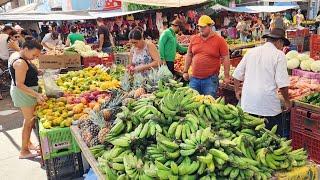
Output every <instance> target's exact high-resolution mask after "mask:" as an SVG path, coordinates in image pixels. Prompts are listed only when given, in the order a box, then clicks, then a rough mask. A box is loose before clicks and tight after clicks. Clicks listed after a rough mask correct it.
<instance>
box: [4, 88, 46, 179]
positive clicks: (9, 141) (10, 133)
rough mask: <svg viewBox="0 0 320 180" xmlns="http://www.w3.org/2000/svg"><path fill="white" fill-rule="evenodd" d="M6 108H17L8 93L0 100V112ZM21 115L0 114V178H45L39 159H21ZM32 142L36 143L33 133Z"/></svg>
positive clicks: (17, 113) (5, 110)
mask: <svg viewBox="0 0 320 180" xmlns="http://www.w3.org/2000/svg"><path fill="white" fill-rule="evenodd" d="M7 110H17V109H16V108H14V107H13V105H12V102H11V98H10V95H9V94H5V99H4V100H1V101H0V114H3V113H6V112H7ZM22 123H23V117H22V114H21V113H20V112H19V111H18V112H16V113H13V114H10V115H0V126H2V130H1V131H0V179H1V180H22V179H32V180H45V179H47V175H46V171H45V170H44V169H42V168H41V165H40V159H39V158H38V159H32V160H21V159H19V158H18V157H19V150H20V147H21V138H20V137H21V131H22V128H21V127H22ZM32 140H33V142H36V143H38V141H37V138H36V136H35V134H34V133H33V134H32Z"/></svg>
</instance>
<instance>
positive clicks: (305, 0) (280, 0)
mask: <svg viewBox="0 0 320 180" xmlns="http://www.w3.org/2000/svg"><path fill="white" fill-rule="evenodd" d="M261 1H264V2H308V0H261Z"/></svg>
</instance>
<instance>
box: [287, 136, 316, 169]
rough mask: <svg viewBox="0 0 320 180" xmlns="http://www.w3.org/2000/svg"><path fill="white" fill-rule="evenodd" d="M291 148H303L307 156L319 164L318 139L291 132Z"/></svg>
mask: <svg viewBox="0 0 320 180" xmlns="http://www.w3.org/2000/svg"><path fill="white" fill-rule="evenodd" d="M290 136H291V139H292V147H293V148H294V149H299V148H305V149H306V150H307V152H308V156H309V158H310V159H311V160H313V161H315V162H316V163H318V164H319V163H320V139H319V138H315V137H312V136H310V135H308V134H304V133H302V132H300V131H295V130H291V131H290Z"/></svg>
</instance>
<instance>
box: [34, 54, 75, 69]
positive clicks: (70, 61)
mask: <svg viewBox="0 0 320 180" xmlns="http://www.w3.org/2000/svg"><path fill="white" fill-rule="evenodd" d="M68 67H81V57H80V55H79V54H74V55H41V56H40V57H39V68H40V69H59V68H68Z"/></svg>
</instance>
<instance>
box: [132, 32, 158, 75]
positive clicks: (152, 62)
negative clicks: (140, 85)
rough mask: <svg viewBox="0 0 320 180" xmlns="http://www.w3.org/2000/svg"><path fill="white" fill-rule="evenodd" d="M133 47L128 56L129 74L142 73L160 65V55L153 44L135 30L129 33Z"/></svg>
mask: <svg viewBox="0 0 320 180" xmlns="http://www.w3.org/2000/svg"><path fill="white" fill-rule="evenodd" d="M129 40H130V43H131V44H133V47H132V49H131V51H130V55H129V64H130V65H129V70H130V72H131V73H143V74H147V73H146V72H147V71H148V70H150V69H151V68H156V67H158V66H160V65H161V64H162V62H161V59H160V54H159V52H158V50H157V47H156V45H155V44H153V43H152V42H151V41H147V40H145V39H144V38H143V33H142V32H141V31H140V30H139V29H138V28H135V29H133V30H132V31H130V33H129Z"/></svg>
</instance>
